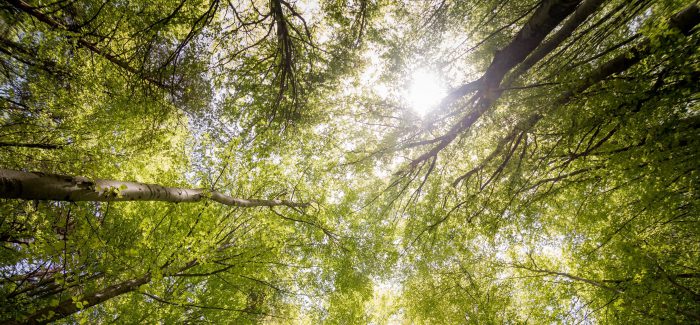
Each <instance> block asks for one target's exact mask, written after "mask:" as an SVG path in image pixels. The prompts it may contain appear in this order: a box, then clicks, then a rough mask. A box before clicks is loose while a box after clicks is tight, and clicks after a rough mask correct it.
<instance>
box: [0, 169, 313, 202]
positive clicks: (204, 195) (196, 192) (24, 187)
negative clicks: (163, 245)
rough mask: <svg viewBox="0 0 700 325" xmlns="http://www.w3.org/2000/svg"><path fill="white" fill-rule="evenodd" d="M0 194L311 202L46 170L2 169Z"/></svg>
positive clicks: (87, 198)
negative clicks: (250, 197) (243, 196)
mask: <svg viewBox="0 0 700 325" xmlns="http://www.w3.org/2000/svg"><path fill="white" fill-rule="evenodd" d="M0 198H7V199H25V200H53V201H73V202H76V201H99V202H112V201H165V202H175V203H179V202H199V201H202V200H204V199H211V200H213V201H216V202H218V203H221V204H225V205H230V206H236V207H259V206H266V207H272V206H280V205H281V206H288V207H306V206H308V205H309V204H308V203H300V202H292V201H287V200H258V199H239V198H233V197H230V196H228V195H226V194H223V193H221V192H219V191H209V190H206V189H188V188H177V187H165V186H161V185H156V184H145V183H136V182H122V181H115V180H107V179H89V178H85V177H80V176H66V175H55V174H44V173H39V172H23V171H18V170H10V169H0Z"/></svg>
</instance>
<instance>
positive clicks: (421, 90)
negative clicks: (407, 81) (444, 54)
mask: <svg viewBox="0 0 700 325" xmlns="http://www.w3.org/2000/svg"><path fill="white" fill-rule="evenodd" d="M445 95H446V92H445V87H444V85H443V82H442V80H440V78H439V77H438V75H437V74H436V73H434V72H431V71H428V70H425V69H419V70H416V71H414V72H413V74H412V75H411V85H410V87H409V89H407V90H406V93H405V95H404V100H405V101H406V103H407V104H408V105H409V106H410V107H411V109H413V111H414V112H416V113H417V114H418V115H420V116H421V117H422V116H425V115H426V114H427V113H428V112H429V111H430V110H431V109H433V108H434V107H435V106H436V105H437V104H438V103H440V100H442V98H443V97H445Z"/></svg>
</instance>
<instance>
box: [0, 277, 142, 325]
mask: <svg viewBox="0 0 700 325" xmlns="http://www.w3.org/2000/svg"><path fill="white" fill-rule="evenodd" d="M150 281H151V275H150V274H147V275H144V276H142V277H140V278H136V279H131V280H127V281H124V282H121V283H117V284H115V285H111V286H109V287H107V288H104V289H102V290H100V291H97V292H93V293H91V294H89V295H86V296H82V297H80V304H81V306H80V307H79V306H78V305H77V302H75V301H73V299H72V298H71V299H66V300H63V301H61V302H60V303H59V304H58V306H55V307H46V308H42V309H40V310H39V311H37V312H35V313H34V314H31V315H30V316H29V317H28V318H26V319H25V320H22V321H5V322H3V324H8V325H9V324H47V323H50V322H53V321H55V320H59V319H61V318H64V317H68V316H70V315H72V314H75V313H77V312H78V311H80V310H82V309H85V308H88V307H92V306H95V305H98V304H101V303H103V302H105V301H107V300H109V299H112V298H114V297H117V296H120V295H123V294H125V293H129V292H132V291H134V290H136V289H138V287H139V286H141V285H143V284H146V283H148V282H150ZM86 302H87V303H86Z"/></svg>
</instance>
